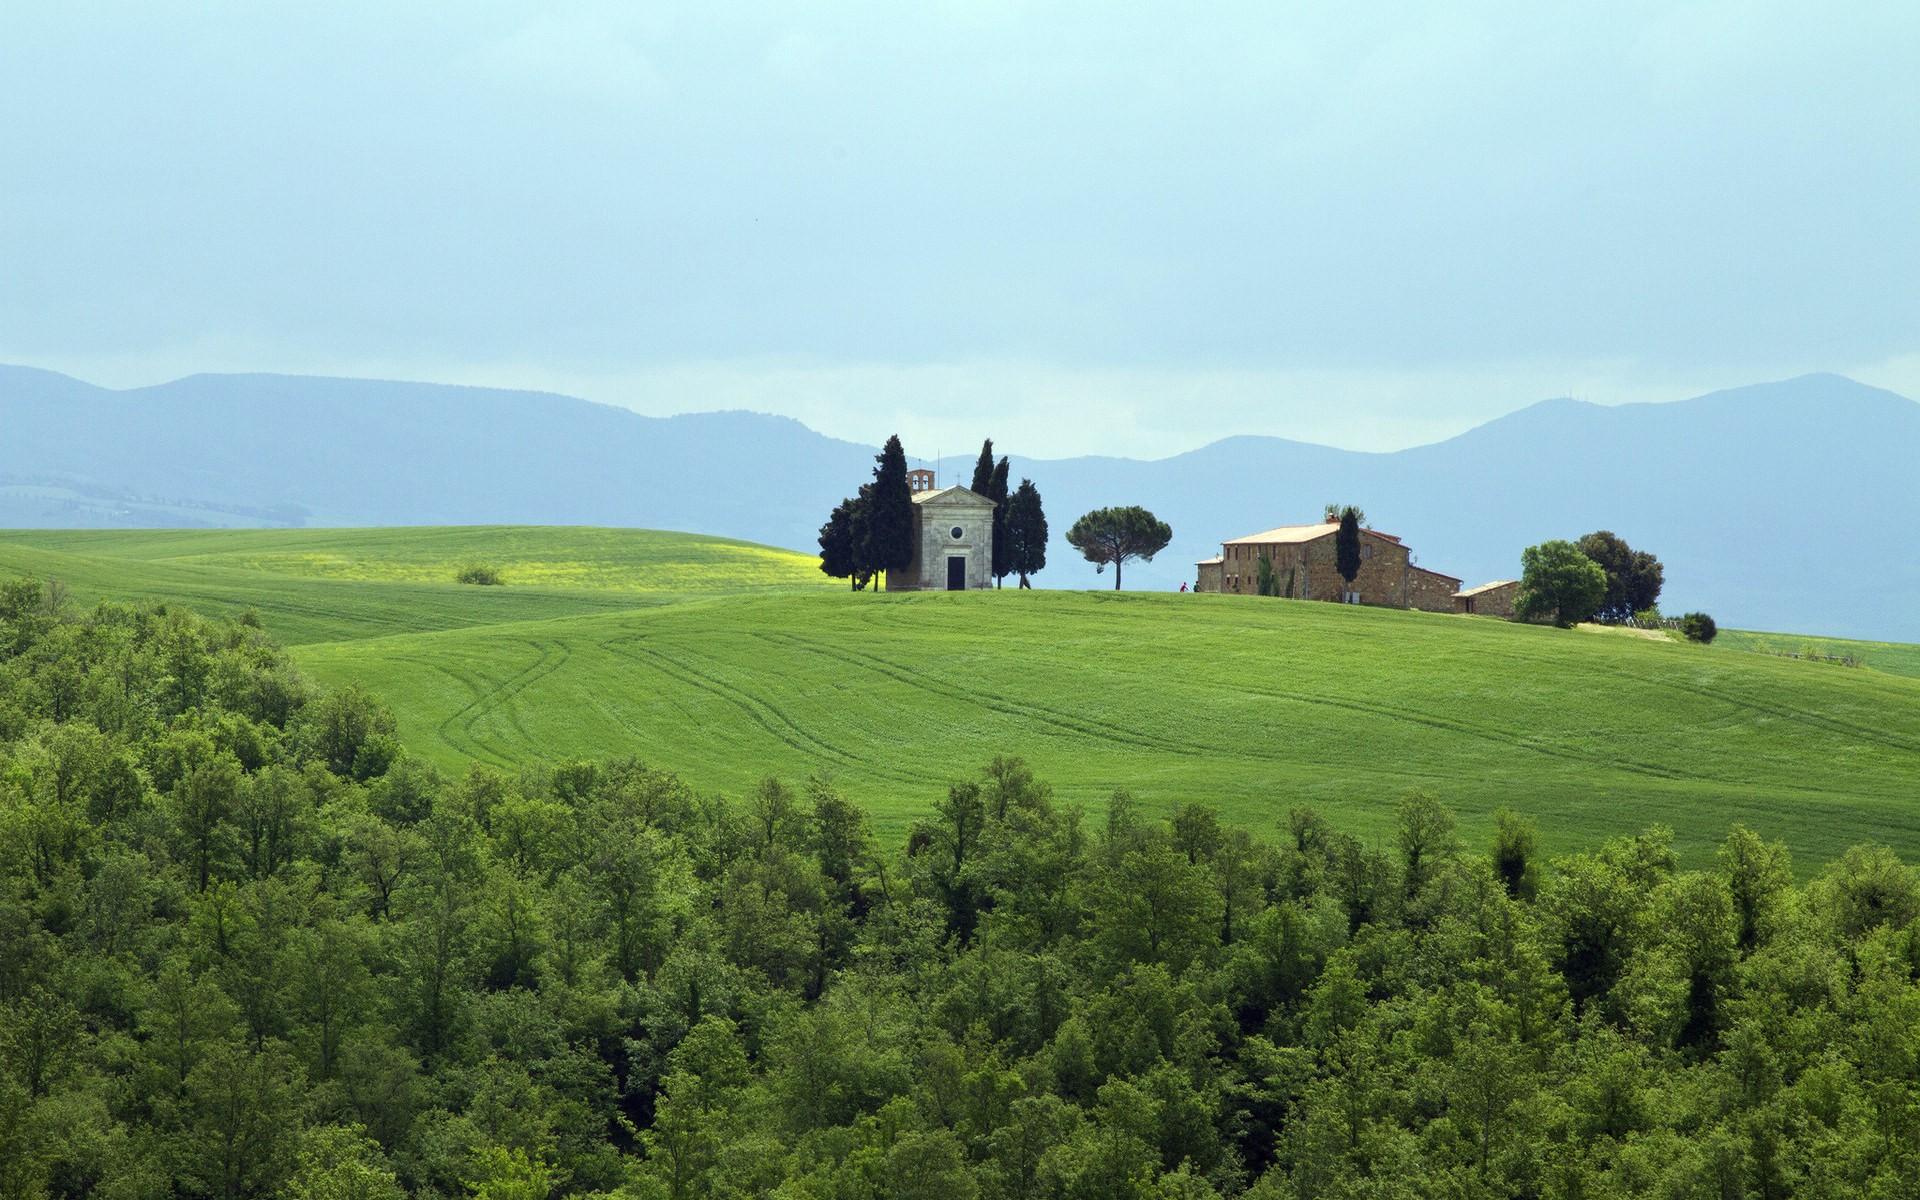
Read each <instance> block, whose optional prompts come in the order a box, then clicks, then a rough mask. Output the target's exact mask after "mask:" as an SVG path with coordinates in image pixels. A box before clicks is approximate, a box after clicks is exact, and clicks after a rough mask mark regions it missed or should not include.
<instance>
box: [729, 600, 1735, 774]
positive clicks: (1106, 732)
mask: <svg viewBox="0 0 1920 1200" xmlns="http://www.w3.org/2000/svg"><path fill="white" fill-rule="evenodd" d="M755 636H756V637H760V638H763V639H767V640H770V641H774V642H775V643H776V644H781V643H784V644H788V645H791V646H793V647H796V648H799V649H803V650H805V649H811V650H813V652H815V653H819V654H823V655H826V656H828V657H831V658H837V659H839V660H841V661H851V662H866V663H867V664H869V665H870V666H872V667H873V668H874V669H876V670H879V671H881V672H882V673H883V674H887V675H889V676H891V677H892V678H894V679H898V680H900V681H901V682H904V683H910V684H912V685H914V686H916V687H922V688H926V689H928V690H931V691H938V692H941V694H944V695H948V696H950V697H951V698H954V699H962V700H967V701H969V702H971V703H976V704H981V705H984V706H985V707H988V708H991V709H993V710H995V711H998V712H1003V713H1007V714H1008V715H1013V716H1020V717H1026V718H1030V719H1035V720H1039V721H1041V722H1043V723H1046V724H1051V725H1054V726H1055V727H1056V728H1062V729H1067V730H1069V731H1072V732H1075V733H1079V734H1081V735H1082V736H1088V737H1098V738H1110V739H1113V740H1117V741H1123V742H1127V743H1129V744H1132V745H1136V746H1139V747H1141V748H1143V749H1149V750H1160V751H1164V752H1168V753H1178V754H1192V755H1202V754H1233V755H1236V756H1239V757H1245V758H1253V759H1257V760H1264V761H1269V762H1280V763H1289V764H1297V763H1298V762H1299V761H1300V760H1299V759H1298V758H1296V757H1290V756H1287V755H1282V754H1274V753H1271V752H1267V751H1264V750H1262V749H1261V748H1259V747H1255V746H1246V745H1240V746H1232V747H1223V746H1212V745H1207V744H1205V743H1201V742H1181V741H1174V740H1171V739H1167V738H1163V737H1158V736H1156V735H1153V734H1143V733H1139V732H1137V731H1120V730H1119V729H1118V727H1116V726H1113V725H1111V724H1109V723H1107V722H1102V721H1099V720H1097V719H1094V718H1084V717H1074V716H1071V715H1069V714H1063V713H1060V712H1058V711H1057V710H1053V709H1048V708H1045V707H1043V706H1039V705H1024V704H1017V703H1014V702H1012V701H1007V700H1004V699H1003V698H998V697H990V696H988V695H986V694H983V693H978V692H973V691H970V690H968V689H965V688H962V687H959V686H957V685H953V684H935V683H931V682H929V681H928V680H927V679H926V678H925V677H924V676H920V675H915V674H914V673H912V672H911V671H910V670H909V669H908V668H907V667H905V666H904V665H903V664H900V663H896V662H893V661H892V660H889V659H886V658H883V657H881V656H879V655H876V654H872V653H870V652H866V651H858V650H848V649H845V648H843V647H834V648H832V649H827V648H823V647H819V646H817V645H814V644H811V643H809V642H808V641H807V640H806V639H804V638H801V637H799V636H797V635H794V634H770V633H757V634H755ZM1243 690H1245V691H1247V692H1249V693H1250V694H1252V695H1256V696H1261V697H1263V698H1266V699H1270V700H1284V701H1289V702H1293V703H1299V704H1307V705H1328V706H1332V707H1336V708H1344V709H1347V710H1349V711H1353V712H1361V713H1366V714H1367V715H1369V716H1376V717H1385V718H1387V719H1389V720H1395V721H1405V722H1410V723H1413V724H1417V725H1421V726H1424V727H1426V728H1429V729H1438V730H1442V731H1444V732H1448V733H1455V734H1463V735H1465V736H1468V737H1475V738H1479V739H1481V740H1483V741H1487V742H1491V743H1494V744H1496V745H1501V746H1506V747H1510V748H1513V749H1519V750H1526V751H1530V752H1532V753H1535V754H1541V755H1545V756H1547V757H1550V758H1557V759H1561V760H1563V761H1568V762H1576V763H1580V764H1582V765H1585V766H1599V767H1607V768H1613V769H1617V770H1623V771H1631V772H1634V773H1636V774H1641V775H1647V776H1651V777H1653V778H1658V779H1667V780H1673V781H1689V780H1697V779H1699V778H1700V777H1699V776H1697V775H1693V774H1689V773H1687V772H1684V771H1676V770H1673V769H1671V768H1667V767H1661V766H1657V765H1654V764H1651V763H1641V762H1634V761H1632V760H1630V759H1613V758H1604V757H1601V756H1598V755H1590V754H1582V753H1579V752H1578V751H1573V750H1568V749H1565V748H1562V747H1557V746H1548V745H1542V744H1540V743H1538V742H1531V741H1528V740H1526V739H1525V738H1522V737H1519V736H1518V735H1515V734H1510V733H1506V732H1504V731H1502V730H1498V729H1491V728H1487V727H1485V726H1479V725H1474V724H1471V723H1468V722H1464V721H1449V720H1447V719H1445V718H1441V717H1435V716H1432V715H1430V714H1426V713H1420V712H1416V711H1414V710H1411V709H1405V708H1400V707H1397V706H1394V705H1388V704H1379V703H1373V702H1367V701H1359V700H1343V699H1336V698H1334V697H1329V696H1319V695H1310V694H1308V693H1304V692H1287V691H1281V690H1277V689H1266V688H1251V687H1249V688H1243Z"/></svg>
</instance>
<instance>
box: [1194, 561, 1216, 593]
mask: <svg viewBox="0 0 1920 1200" xmlns="http://www.w3.org/2000/svg"><path fill="white" fill-rule="evenodd" d="M1220 566H1221V564H1219V563H1217V562H1203V563H1196V564H1194V568H1193V569H1194V572H1195V574H1194V577H1193V590H1194V591H1196V592H1217V591H1219V590H1220Z"/></svg>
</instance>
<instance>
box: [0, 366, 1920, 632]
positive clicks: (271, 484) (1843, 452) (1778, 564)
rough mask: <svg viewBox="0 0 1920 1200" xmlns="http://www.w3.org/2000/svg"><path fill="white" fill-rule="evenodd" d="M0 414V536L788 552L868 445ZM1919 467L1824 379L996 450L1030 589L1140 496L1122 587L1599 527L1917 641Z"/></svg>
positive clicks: (512, 424) (357, 391)
mask: <svg viewBox="0 0 1920 1200" xmlns="http://www.w3.org/2000/svg"><path fill="white" fill-rule="evenodd" d="M0 415H3V416H4V418H5V420H6V424H7V430H8V435H9V436H8V437H7V438H6V439H5V440H4V441H0V527H6V526H14V527H48V526H54V527H102V526H104V527H139V526H214V525H298V524H305V525H342V526H349V525H395V524H479V523H510V524H567V525H573V524H580V525H616V526H641V527H647V528H660V529H674V530H682V531H688V532H702V533H711V534H716V535H720V536H726V537H736V538H743V539H747V540H750V541H756V542H763V543H767V544H771V545H779V546H785V547H788V548H791V549H796V550H800V551H810V550H811V549H812V548H813V539H814V534H815V532H816V530H817V528H818V526H819V524H820V521H821V520H822V519H823V518H824V516H825V514H826V512H827V510H828V509H829V508H830V507H831V506H832V505H833V504H834V503H835V502H836V501H837V500H839V499H840V498H841V497H842V496H845V495H846V494H848V493H849V492H850V491H851V490H852V489H853V487H854V486H855V485H856V484H857V483H858V482H859V481H860V480H861V479H863V478H865V476H866V474H867V472H868V471H869V470H870V469H871V462H872V453H873V451H872V449H871V448H869V447H866V446H861V445H857V444H855V443H852V442H847V441H843V440H839V439H836V438H831V437H827V436H825V435H823V434H820V433H818V432H815V431H813V430H811V429H809V428H807V427H806V426H804V425H802V424H801V423H800V422H798V421H795V420H793V419H791V418H787V417H773V416H767V415H764V414H758V413H752V412H742V411H731V412H716V413H692V414H687V415H683V416H676V417H664V418H663V417H648V416H642V415H640V414H637V413H633V412H630V411H628V410H626V409H621V408H615V407H611V406H608V405H604V404H598V403H594V402H592V401H587V400H581V399H578V398H576V397H569V396H562V395H558V394H554V393H544V392H524V391H508V390H501V389H490V388H476V387H464V386H461V387H455V386H448V385H440V384H429V383H408V382H395V381H370V380H350V379H332V378H325V377H314V376H295V375H257V374H256V375H196V376H189V377H187V378H185V379H179V380H174V381H172V382H169V383H165V384H160V385H156V386H153V387H146V388H134V389H129V390H126V391H110V390H108V389H104V388H96V387H93V386H92V385H89V384H85V383H82V382H80V381H78V380H74V379H71V378H69V377H67V376H63V375H59V374H57V373H54V372H48V371H40V370H37V369H33V368H19V367H12V368H0ZM992 432H993V431H992V430H990V429H983V430H982V434H983V435H986V434H991V433H992ZM914 449H915V447H911V446H910V447H908V450H909V452H912V451H913V450H914ZM921 449H925V448H924V447H922V448H921ZM1003 449H1007V450H1011V451H1016V452H1017V451H1018V449H1019V447H1017V446H1006V447H1003ZM970 461H971V456H970V455H968V456H965V457H963V456H957V455H956V456H953V457H950V458H948V459H946V460H945V462H944V463H943V464H941V466H942V470H943V471H948V472H951V471H964V470H966V469H967V468H968V465H969V464H970ZM1915 461H1920V405H1917V404H1915V403H1913V402H1912V401H1910V400H1907V399H1905V398H1903V397H1900V396H1898V395H1896V394H1894V393H1892V392H1887V391H1884V390H1882V389H1879V388H1873V387H1869V386H1867V385H1864V384H1860V383H1857V382H1854V381H1852V380H1849V379H1846V378H1844V377H1841V376H1837V375H1830V374H1821V375H1808V376H1802V377H1800V378H1797V379H1790V380H1783V381H1780V382H1776V383H1766V384H1757V385H1752V386H1748V387H1741V388H1732V389H1727V390H1724V391H1719V392H1713V393H1709V394H1707V395H1703V396H1700V397H1696V398H1694V399H1692V400H1685V401H1678V402H1674V403H1668V404H1627V405H1619V406H1604V405H1598V404H1592V403H1589V402H1585V401H1574V400H1548V401H1542V402H1540V403H1537V404H1533V405H1530V406H1528V407H1526V408H1523V409H1520V410H1518V411H1517V412H1514V413H1511V414H1508V415H1507V416H1504V417H1501V418H1498V419H1496V420H1494V421H1490V422H1488V423H1486V424H1484V425H1481V426H1479V427H1477V428H1475V429H1472V430H1469V431H1467V432H1465V433H1462V434H1460V435H1458V436H1456V437H1452V438H1449V439H1446V440H1444V441H1441V442H1436V443H1432V444H1430V445H1424V446H1418V447H1413V448H1411V449H1405V450H1398V451H1392V452H1368V451H1356V450H1345V449H1336V448H1332V447H1327V446H1320V445H1314V444H1312V443H1307V442H1299V441H1292V440H1288V439H1284V438H1274V437H1262V436H1252V435H1250V436H1245V437H1234V438H1227V439H1223V440H1220V441H1216V442H1214V443H1211V444H1209V445H1207V446H1203V447H1201V448H1199V449H1195V450H1188V451H1183V452H1180V453H1176V454H1172V455H1170V456H1168V457H1165V458H1160V459H1154V460H1135V459H1126V458H1115V457H1106V456H1102V457H1079V458H1064V459H1043V458H1034V457H1030V456H1022V455H1019V454H1018V453H1016V454H1015V456H1014V463H1013V471H1014V474H1015V477H1016V478H1018V477H1020V476H1021V475H1031V476H1032V477H1033V478H1034V480H1035V481H1036V483H1038V484H1039V486H1040V488H1041V490H1042V492H1043V494H1044V495H1045V497H1046V501H1047V507H1048V511H1049V513H1050V514H1051V515H1052V516H1053V518H1054V522H1053V524H1054V532H1055V535H1056V541H1055V544H1054V546H1053V547H1052V549H1051V552H1050V556H1049V557H1050V566H1049V568H1048V570H1047V572H1046V573H1045V574H1043V575H1042V576H1040V577H1039V579H1038V582H1039V583H1040V584H1041V585H1042V586H1053V587H1060V586H1070V587H1082V586H1093V585H1094V584H1095V583H1097V582H1098V581H1097V580H1096V579H1095V577H1094V575H1093V572H1092V570H1091V568H1090V567H1089V566H1087V564H1085V563H1083V562H1081V561H1080V560H1079V559H1078V557H1077V555H1075V554H1074V552H1073V551H1072V550H1071V549H1070V548H1069V547H1067V546H1066V545H1065V544H1064V541H1063V540H1061V535H1064V532H1065V530H1066V528H1067V526H1068V525H1069V524H1070V523H1071V520H1072V517H1073V516H1075V515H1077V514H1078V513H1080V512H1083V511H1085V510H1086V509H1088V508H1092V507H1097V506H1100V505H1105V504H1115V503H1129V504H1131V503H1137V504H1143V505H1145V506H1147V507H1149V508H1152V509H1153V510H1154V511H1155V512H1157V513H1158V514H1159V515H1160V516H1161V517H1162V518H1163V519H1165V520H1167V521H1168V522H1169V523H1170V524H1171V525H1172V526H1173V529H1174V534H1175V540H1174V542H1173V543H1172V545H1170V546H1169V547H1168V549H1167V550H1166V551H1165V552H1163V553H1162V554H1161V555H1160V556H1159V558H1158V560H1157V561H1155V562H1153V563H1150V564H1139V565H1137V566H1135V567H1131V568H1129V570H1128V580H1129V583H1130V584H1131V585H1132V586H1135V587H1142V588H1149V589H1155V588H1172V587H1174V586H1175V585H1176V584H1177V583H1178V582H1180V581H1181V580H1183V579H1186V580H1190V579H1191V578H1192V570H1193V568H1192V563H1193V562H1194V561H1195V560H1197V559H1199V558H1203V557H1207V556H1208V555H1210V554H1212V553H1214V552H1215V550H1216V549H1217V546H1218V543H1219V542H1220V541H1221V540H1223V539H1226V538H1232V537H1237V536H1240V535H1242V534H1245V533H1247V532H1250V531H1252V530H1255V529H1263V528H1269V527H1272V526H1274V525H1276V524H1284V523H1287V522H1289V521H1297V520H1303V519H1310V518H1311V517H1312V516H1314V515H1317V513H1318V511H1319V508H1320V506H1321V505H1323V504H1324V503H1325V502H1326V501H1328V500H1329V499H1334V498H1339V499H1342V500H1352V501H1355V502H1358V503H1361V504H1362V505H1363V506H1364V507H1365V508H1366V509H1367V511H1368V513H1369V514H1370V515H1372V516H1373V517H1374V519H1376V520H1377V521H1379V522H1380V523H1381V524H1382V525H1383V526H1385V527H1388V528H1392V529H1394V530H1395V532H1397V533H1400V534H1402V536H1404V537H1405V538H1406V540H1407V541H1408V543H1409V544H1411V545H1413V546H1415V547H1416V548H1417V549H1418V551H1419V552H1420V554H1421V559H1422V565H1425V566H1432V567H1435V568H1437V569H1441V570H1444V571H1446V572H1448V573H1449V574H1453V575H1457V576H1460V577H1462V578H1465V579H1468V580H1469V581H1477V580H1480V579H1491V578H1501V577H1510V576H1512V575H1513V574H1514V573H1515V572H1516V570H1517V562H1518V557H1519V552H1520V550H1521V548H1522V547H1524V546H1526V545H1528V544H1530V543H1532V542H1536V541H1539V540H1541V539H1543V538H1547V537H1570V536H1577V535H1579V534H1580V533H1584V532H1586V531H1588V530H1591V529H1595V528H1611V529H1613V530H1614V531H1615V532H1617V533H1619V534H1621V535H1622V536H1624V537H1626V538H1627V539H1628V540H1629V541H1631V542H1632V543H1633V544H1635V545H1636V546H1645V547H1647V548H1649V549H1652V550H1653V551H1654V552H1655V553H1657V554H1659V555H1660V556H1661V558H1662V559H1663V560H1664V561H1665V562H1666V564H1667V568H1668V573H1667V579H1668V588H1667V595H1666V601H1667V607H1690V608H1706V609H1709V610H1711V611H1713V612H1714V613H1715V614H1716V616H1718V617H1720V618H1721V620H1722V621H1723V622H1724V623H1729V624H1735V625H1742V626H1748V627H1760V628H1793V629H1798V630H1803V631H1806V632H1810V633H1825V634H1835V635H1843V636H1855V637H1877V638H1891V639H1899V640H1912V639H1920V610H1917V609H1916V607H1915V606H1914V605H1912V604H1911V603H1910V602H1909V601H1908V599H1907V598H1908V597H1909V596H1911V595H1912V594H1914V593H1915V592H1916V591H1920V559H1917V558H1916V557H1915V556H1913V555H1911V554H1908V553H1907V552H1906V551H1905V549H1904V548H1905V547H1906V546H1908V545H1909V544H1910V543H1911V538H1910V536H1909V534H1908V531H1909V530H1911V529H1913V528H1916V527H1920V489H1916V488H1914V487H1913V486H1912V485H1911V482H1910V479H1909V475H1910V472H1911V469H1912V463H1914V462H1915ZM1842 580H1844V581H1845V584H1844V586H1842V585H1841V583H1840V581H1842Z"/></svg>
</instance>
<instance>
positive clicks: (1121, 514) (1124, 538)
mask: <svg viewBox="0 0 1920 1200" xmlns="http://www.w3.org/2000/svg"><path fill="white" fill-rule="evenodd" d="M1172 540H1173V529H1172V528H1171V527H1170V526H1169V525H1168V524H1167V523H1166V522H1165V521H1162V520H1161V519H1160V518H1158V517H1156V516H1154V515H1153V514H1152V513H1150V512H1148V511H1147V510H1146V509H1144V508H1141V507H1139V506H1138V505H1131V506H1128V507H1125V508H1097V509H1095V510H1093V511H1092V512H1090V513H1088V514H1086V515H1085V516H1083V517H1081V518H1080V519H1079V520H1078V521H1075V522H1074V523H1073V528H1072V529H1069V530H1067V544H1068V545H1070V546H1072V547H1073V548H1074V549H1075V550H1078V551H1079V552H1080V553H1081V555H1082V556H1084V557H1085V558H1086V560H1087V561H1088V562H1090V563H1092V564H1094V568H1095V570H1096V571H1100V570H1105V569H1106V568H1107V567H1108V566H1109V565H1111V566H1112V567H1113V590H1114V591H1116V592H1117V591H1119V590H1120V568H1121V566H1122V565H1123V564H1124V563H1125V562H1126V561H1127V560H1128V559H1130V558H1140V559H1145V560H1146V561H1147V562H1152V561H1153V556H1154V555H1156V554H1158V553H1160V551H1162V550H1165V549H1166V548H1167V543H1168V542H1170V541H1172Z"/></svg>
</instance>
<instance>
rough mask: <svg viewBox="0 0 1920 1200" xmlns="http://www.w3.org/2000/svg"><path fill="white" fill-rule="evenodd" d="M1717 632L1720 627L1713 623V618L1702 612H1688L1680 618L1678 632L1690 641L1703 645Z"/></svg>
mask: <svg viewBox="0 0 1920 1200" xmlns="http://www.w3.org/2000/svg"><path fill="white" fill-rule="evenodd" d="M1719 632H1720V628H1719V626H1717V625H1715V624H1714V623H1713V618H1712V617H1710V616H1708V615H1707V614H1705V613H1703V612H1692V613H1688V614H1687V615H1686V616H1684V617H1681V618H1680V633H1681V635H1682V636H1684V637H1685V638H1686V639H1687V640H1688V641H1690V642H1699V643H1701V644H1702V645H1705V644H1706V643H1708V642H1711V641H1712V640H1713V639H1714V635H1716V634H1718V633H1719Z"/></svg>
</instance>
